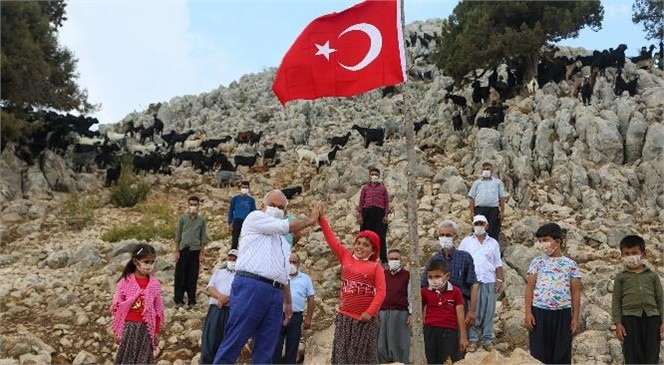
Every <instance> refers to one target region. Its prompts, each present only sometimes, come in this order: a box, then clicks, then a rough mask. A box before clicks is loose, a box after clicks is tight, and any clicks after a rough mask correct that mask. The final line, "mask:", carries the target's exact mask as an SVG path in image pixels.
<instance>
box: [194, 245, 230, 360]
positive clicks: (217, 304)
mask: <svg viewBox="0 0 664 365" xmlns="http://www.w3.org/2000/svg"><path fill="white" fill-rule="evenodd" d="M237 256H238V250H236V249H232V250H230V251H228V256H227V257H226V267H225V268H219V269H217V270H215V272H214V274H212V277H211V278H210V282H209V283H208V286H207V288H206V289H207V292H208V295H209V296H210V307H209V308H208V313H207V316H206V317H205V323H204V324H203V334H202V336H201V357H200V361H199V363H200V364H211V363H212V361H213V360H214V355H215V354H216V353H217V349H218V348H219V344H221V341H222V340H223V339H224V331H225V330H226V322H228V314H229V311H230V301H229V296H230V295H231V284H232V283H233V279H235V261H237Z"/></svg>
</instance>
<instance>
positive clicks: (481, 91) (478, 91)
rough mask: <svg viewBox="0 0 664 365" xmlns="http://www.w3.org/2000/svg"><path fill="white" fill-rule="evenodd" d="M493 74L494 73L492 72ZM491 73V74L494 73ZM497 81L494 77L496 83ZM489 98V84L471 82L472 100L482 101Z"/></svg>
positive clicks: (475, 101)
mask: <svg viewBox="0 0 664 365" xmlns="http://www.w3.org/2000/svg"><path fill="white" fill-rule="evenodd" d="M494 74H495V73H494ZM494 74H492V75H494ZM497 82H498V80H497V78H496V83H497ZM486 100H489V86H480V82H479V81H474V82H473V102H474V103H484V102H485V101H486Z"/></svg>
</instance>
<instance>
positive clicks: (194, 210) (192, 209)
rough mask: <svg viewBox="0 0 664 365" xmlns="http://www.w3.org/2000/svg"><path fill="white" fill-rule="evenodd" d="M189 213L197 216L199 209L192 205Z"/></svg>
mask: <svg viewBox="0 0 664 365" xmlns="http://www.w3.org/2000/svg"><path fill="white" fill-rule="evenodd" d="M189 213H191V214H196V213H198V207H197V206H192V205H190V206H189Z"/></svg>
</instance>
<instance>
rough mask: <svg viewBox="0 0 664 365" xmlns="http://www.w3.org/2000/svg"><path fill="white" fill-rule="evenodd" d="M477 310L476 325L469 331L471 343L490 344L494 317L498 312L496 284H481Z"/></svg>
mask: <svg viewBox="0 0 664 365" xmlns="http://www.w3.org/2000/svg"><path fill="white" fill-rule="evenodd" d="M477 291H478V293H477V308H476V309H475V325H474V326H472V327H470V330H469V331H468V340H469V341H470V342H477V341H478V340H482V342H489V341H491V339H492V337H493V316H494V314H495V312H496V291H495V283H480V285H479V288H478V290H477Z"/></svg>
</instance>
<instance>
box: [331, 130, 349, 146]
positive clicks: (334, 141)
mask: <svg viewBox="0 0 664 365" xmlns="http://www.w3.org/2000/svg"><path fill="white" fill-rule="evenodd" d="M349 139H350V132H348V133H346V134H344V135H343V136H337V137H332V138H330V139H328V141H329V142H330V144H331V145H332V147H334V146H341V147H343V146H345V145H346V143H348V140H349Z"/></svg>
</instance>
